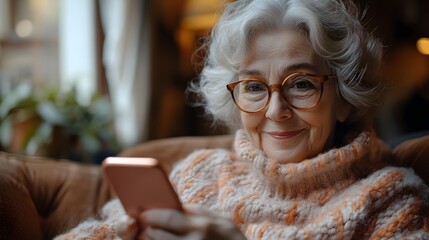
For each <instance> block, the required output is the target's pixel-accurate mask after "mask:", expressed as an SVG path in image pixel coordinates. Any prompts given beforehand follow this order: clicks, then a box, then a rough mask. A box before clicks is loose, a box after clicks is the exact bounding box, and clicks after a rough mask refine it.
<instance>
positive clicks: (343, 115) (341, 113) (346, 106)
mask: <svg viewBox="0 0 429 240" xmlns="http://www.w3.org/2000/svg"><path fill="white" fill-rule="evenodd" d="M339 102H340V103H339V104H338V111H337V120H338V121H339V122H345V121H346V120H347V119H348V118H349V117H350V114H351V112H352V110H353V106H352V105H351V104H350V103H348V102H347V101H346V100H344V99H343V98H340V99H339Z"/></svg>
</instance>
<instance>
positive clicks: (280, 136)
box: [267, 129, 304, 140]
mask: <svg viewBox="0 0 429 240" xmlns="http://www.w3.org/2000/svg"><path fill="white" fill-rule="evenodd" d="M303 130H304V129H299V130H295V131H288V132H267V133H268V135H270V136H272V137H273V138H275V139H282V140H285V139H290V138H292V137H294V136H296V135H298V134H299V133H300V132H302V131H303Z"/></svg>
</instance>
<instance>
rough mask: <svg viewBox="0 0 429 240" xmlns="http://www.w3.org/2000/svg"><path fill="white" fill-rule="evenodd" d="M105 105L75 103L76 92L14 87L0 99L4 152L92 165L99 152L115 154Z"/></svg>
mask: <svg viewBox="0 0 429 240" xmlns="http://www.w3.org/2000/svg"><path fill="white" fill-rule="evenodd" d="M113 120H114V119H113V114H112V108H111V104H110V101H109V99H108V98H107V97H106V96H101V95H99V94H94V95H93V96H92V97H91V99H90V101H89V103H86V104H84V103H81V102H79V101H78V97H77V93H76V90H75V89H71V90H70V91H60V90H59V89H58V88H37V89H36V88H34V87H32V86H31V85H29V84H26V83H23V84H19V85H17V86H16V87H14V88H11V89H10V91H7V92H3V93H2V94H1V97H0V141H1V145H2V146H3V148H5V150H7V151H12V152H18V153H25V154H31V155H44V156H49V157H56V158H58V157H62V158H68V159H73V160H77V161H93V160H92V159H91V158H92V156H93V155H94V154H96V153H97V152H99V151H102V150H106V149H107V150H110V151H115V150H117V147H118V146H117V143H116V140H115V134H114V131H113Z"/></svg>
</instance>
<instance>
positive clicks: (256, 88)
mask: <svg viewBox="0 0 429 240" xmlns="http://www.w3.org/2000/svg"><path fill="white" fill-rule="evenodd" d="M265 89H266V87H265V85H264V84H262V83H259V82H250V83H246V84H245V86H244V92H248V93H260V92H263V91H265Z"/></svg>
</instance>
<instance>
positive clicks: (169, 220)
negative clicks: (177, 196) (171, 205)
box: [139, 209, 189, 233]
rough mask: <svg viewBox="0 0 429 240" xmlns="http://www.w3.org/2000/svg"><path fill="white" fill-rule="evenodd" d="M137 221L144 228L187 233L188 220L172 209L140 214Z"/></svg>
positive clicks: (154, 210)
mask: <svg viewBox="0 0 429 240" xmlns="http://www.w3.org/2000/svg"><path fill="white" fill-rule="evenodd" d="M139 220H140V221H141V223H143V224H145V225H146V226H152V227H155V228H162V229H165V230H168V231H172V232H177V233H185V232H187V231H189V218H188V216H186V215H184V214H183V213H181V212H179V211H177V210H173V209H150V210H147V211H145V212H143V213H141V214H140V217H139Z"/></svg>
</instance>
